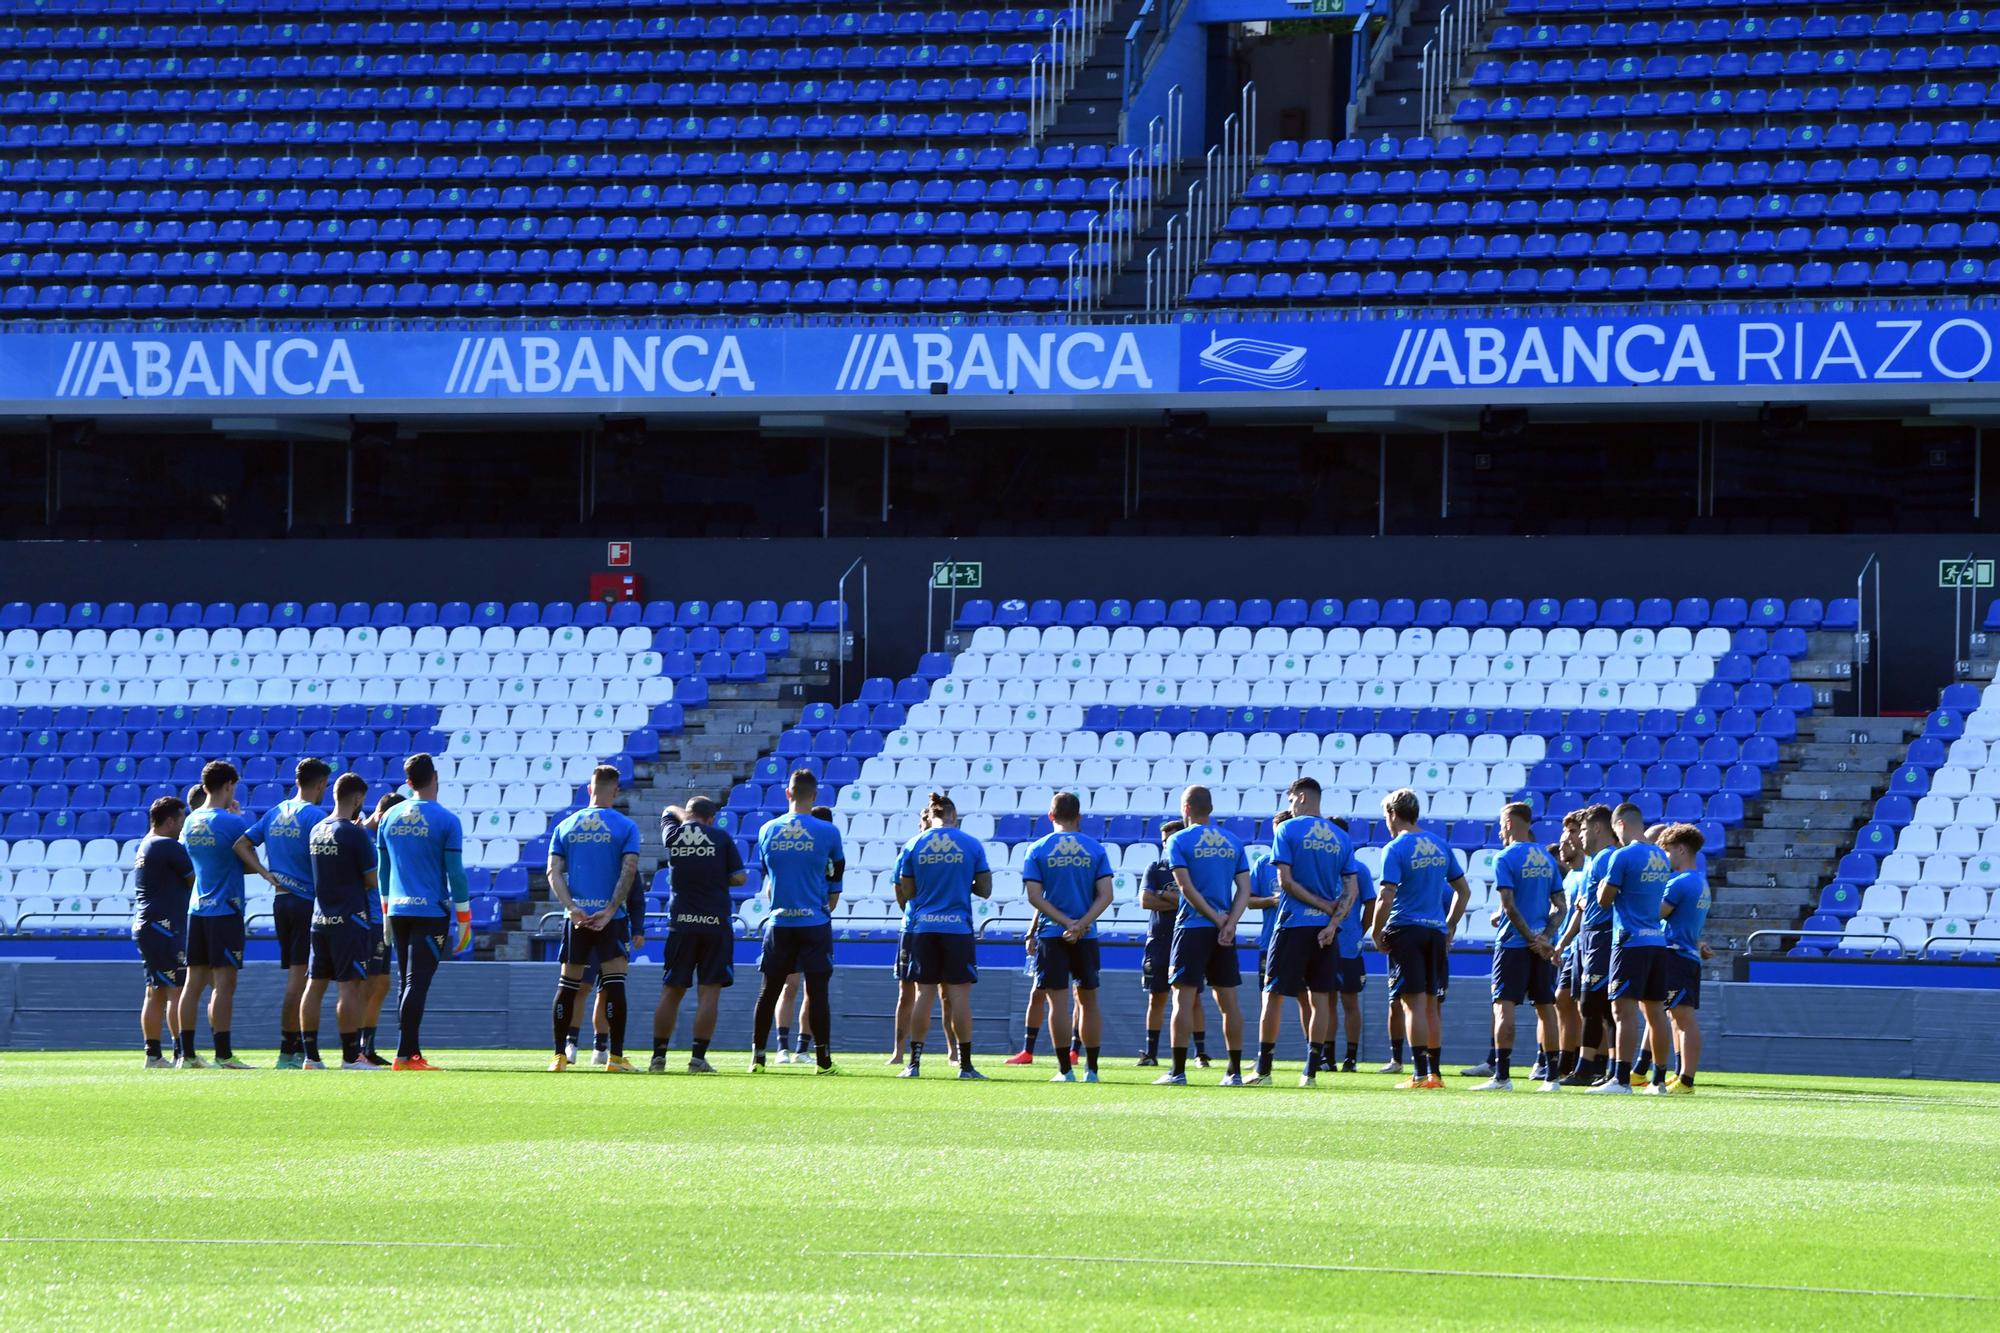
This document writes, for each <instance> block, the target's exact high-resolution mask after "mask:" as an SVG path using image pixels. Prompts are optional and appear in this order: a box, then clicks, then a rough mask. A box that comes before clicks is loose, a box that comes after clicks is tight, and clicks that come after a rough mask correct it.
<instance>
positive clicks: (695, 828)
mask: <svg viewBox="0 0 2000 1333" xmlns="http://www.w3.org/2000/svg"><path fill="white" fill-rule="evenodd" d="M667 855H668V856H673V857H693V856H715V855H717V852H716V848H715V843H714V841H713V840H711V839H710V838H709V836H708V835H707V834H706V833H704V832H702V831H701V826H700V825H699V824H682V825H681V826H680V827H679V828H677V829H675V830H674V831H673V833H672V835H671V836H669V837H668V838H667Z"/></svg>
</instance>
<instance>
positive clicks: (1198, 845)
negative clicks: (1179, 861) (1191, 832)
mask: <svg viewBox="0 0 2000 1333" xmlns="http://www.w3.org/2000/svg"><path fill="white" fill-rule="evenodd" d="M1188 855H1190V856H1234V855H1236V844H1235V843H1233V842H1231V841H1230V840H1229V835H1228V834H1226V833H1224V832H1223V831H1222V830H1221V829H1216V828H1210V829H1203V830H1202V834H1201V836H1200V837H1199V838H1196V839H1195V841H1194V846H1193V848H1191V849H1190V850H1189V852H1188Z"/></svg>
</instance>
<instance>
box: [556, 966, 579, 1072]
mask: <svg viewBox="0 0 2000 1333" xmlns="http://www.w3.org/2000/svg"><path fill="white" fill-rule="evenodd" d="M582 989H583V982H581V981H572V980H571V979H570V978H568V977H558V978H557V979H556V1003H555V1034H556V1054H557V1055H561V1054H562V1053H563V1050H564V1048H565V1046H566V1045H567V1043H568V1042H569V1041H572V1040H574V1039H575V1036H576V1034H575V1032H574V1030H573V1029H572V1028H571V1027H570V1025H569V1023H570V1019H571V1017H572V1016H573V1015H574V1014H575V1013H576V996H577V992H578V991H581V990H582Z"/></svg>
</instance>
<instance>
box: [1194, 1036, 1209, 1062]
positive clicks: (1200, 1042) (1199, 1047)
mask: <svg viewBox="0 0 2000 1333" xmlns="http://www.w3.org/2000/svg"><path fill="white" fill-rule="evenodd" d="M1194 1058H1195V1059H1197V1060H1206V1059H1208V1034H1207V1033H1206V1032H1197V1033H1195V1034H1194Z"/></svg>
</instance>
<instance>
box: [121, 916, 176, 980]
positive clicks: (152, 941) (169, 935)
mask: <svg viewBox="0 0 2000 1333" xmlns="http://www.w3.org/2000/svg"><path fill="white" fill-rule="evenodd" d="M132 943H133V944H135V945H137V946H138V949H139V960H140V961H141V962H143V963H144V964H145V965H146V989H148V990H179V989H180V988H181V987H182V986H184V985H185V984H187V941H186V940H185V939H183V938H182V937H181V933H180V932H179V931H177V930H175V929H174V928H173V925H172V923H170V922H166V921H148V922H146V923H144V924H143V925H140V926H136V927H134V928H133V931H132Z"/></svg>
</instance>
